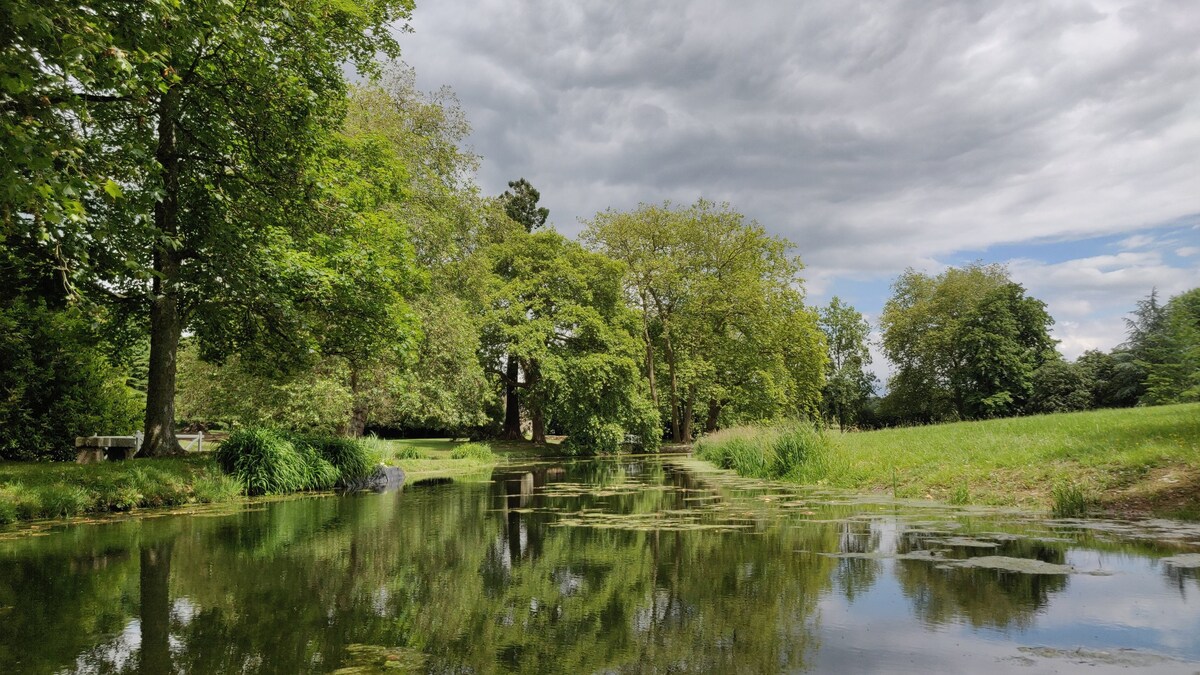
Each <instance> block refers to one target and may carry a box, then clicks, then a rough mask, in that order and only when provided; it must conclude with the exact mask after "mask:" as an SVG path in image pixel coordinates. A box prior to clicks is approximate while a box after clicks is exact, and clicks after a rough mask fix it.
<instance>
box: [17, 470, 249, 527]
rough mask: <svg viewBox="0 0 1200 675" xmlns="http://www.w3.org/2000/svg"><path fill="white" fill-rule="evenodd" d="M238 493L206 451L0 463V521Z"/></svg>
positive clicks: (223, 497)
mask: <svg viewBox="0 0 1200 675" xmlns="http://www.w3.org/2000/svg"><path fill="white" fill-rule="evenodd" d="M240 496H241V485H240V484H239V483H238V482H237V481H236V480H233V479H232V478H230V477H229V476H226V475H225V474H224V473H222V472H221V469H220V468H219V467H217V465H216V462H214V461H213V460H212V458H211V457H210V456H209V455H208V454H207V453H206V454H205V455H198V456H189V457H180V458H172V459H136V460H127V461H114V462H103V463H99V464H71V463H46V462H0V524H3V523H8V522H12V521H15V520H30V519H35V518H56V517H61V516H74V515H79V514H82V513H94V512H106V511H128V510H130V509H134V508H142V507H154V506H177V505H179V504H189V503H210V502H221V501H229V500H230V499H235V498H238V497H240Z"/></svg>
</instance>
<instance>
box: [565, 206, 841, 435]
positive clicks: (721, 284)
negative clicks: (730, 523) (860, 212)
mask: <svg viewBox="0 0 1200 675" xmlns="http://www.w3.org/2000/svg"><path fill="white" fill-rule="evenodd" d="M584 236H585V238H586V239H587V240H588V241H589V242H590V243H591V244H592V245H593V246H594V247H596V248H597V249H599V250H601V251H602V252H604V253H606V254H608V255H610V256H612V257H614V258H616V259H617V260H620V261H622V262H624V263H625V264H626V267H627V274H626V277H625V288H626V296H627V298H628V300H629V302H630V303H631V304H632V305H633V306H635V307H636V308H638V309H639V310H640V315H641V331H640V333H641V338H642V350H643V354H644V356H643V358H642V372H643V374H644V376H645V377H646V380H647V385H648V387H649V390H650V393H651V397H652V398H653V399H654V401H655V403H656V404H659V405H660V409H663V410H665V411H666V414H667V416H668V417H669V419H670V422H671V436H672V438H673V439H674V440H675V441H676V442H686V441H690V440H691V438H692V436H693V429H694V425H695V423H696V421H697V419H701V420H702V422H703V424H704V426H705V429H706V430H710V431H711V430H713V429H715V428H717V426H718V425H720V424H721V423H722V421H724V422H726V423H735V422H748V421H758V420H764V419H771V418H776V417H781V416H796V415H811V414H815V413H816V411H817V404H818V402H819V399H820V388H821V381H822V377H823V375H822V371H823V368H824V358H825V356H824V345H823V342H822V338H821V335H820V332H819V330H818V329H817V326H816V316H815V314H814V313H813V312H811V311H810V310H808V309H806V308H805V307H804V305H803V294H802V291H801V286H800V278H799V274H798V273H799V270H800V268H801V266H800V263H799V261H798V260H796V259H795V258H794V257H792V256H790V255H789V254H788V250H789V249H790V247H791V244H790V243H788V242H787V241H785V240H783V239H779V238H777V237H772V236H770V235H768V234H767V233H766V231H765V230H764V229H763V228H762V227H761V226H760V225H758V224H757V223H754V222H747V221H746V220H745V218H744V216H742V215H741V214H740V213H737V212H736V211H734V210H733V209H732V208H731V207H730V206H729V205H728V204H715V203H712V202H707V201H704V200H701V201H699V202H697V203H696V204H694V205H693V206H691V207H687V208H677V207H674V206H672V205H670V204H664V205H661V206H660V205H642V206H640V207H639V208H638V209H636V210H635V211H632V212H617V211H606V212H603V213H600V214H598V215H597V216H596V217H595V218H594V219H593V220H592V221H591V223H589V225H588V228H587V230H586V232H585V235H584ZM660 369H662V370H664V371H665V372H660Z"/></svg>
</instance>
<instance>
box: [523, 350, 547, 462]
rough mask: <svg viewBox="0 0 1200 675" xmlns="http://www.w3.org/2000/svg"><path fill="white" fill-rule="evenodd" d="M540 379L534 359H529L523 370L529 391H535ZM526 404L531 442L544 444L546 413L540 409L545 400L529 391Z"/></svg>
mask: <svg viewBox="0 0 1200 675" xmlns="http://www.w3.org/2000/svg"><path fill="white" fill-rule="evenodd" d="M541 379H542V376H541V373H539V372H538V366H537V362H536V361H531V362H530V363H529V367H528V368H527V369H526V371H525V382H526V384H528V385H529V388H530V390H531V392H534V391H536V390H535V388H536V387H537V386H538V383H539V382H540V380H541ZM525 401H526V405H527V406H528V408H529V421H530V424H531V425H532V426H533V434H532V436H533V442H534V443H535V444H537V445H545V444H546V414H545V411H544V410H543V409H542V406H543V404H544V403H545V401H543V400H542V397H541V396H540V395H539V394H537V393H531V395H530V396H527V397H526V399H525Z"/></svg>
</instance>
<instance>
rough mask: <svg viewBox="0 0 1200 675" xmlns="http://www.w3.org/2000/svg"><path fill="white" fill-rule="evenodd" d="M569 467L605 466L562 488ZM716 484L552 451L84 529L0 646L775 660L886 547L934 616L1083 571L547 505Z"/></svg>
mask: <svg viewBox="0 0 1200 675" xmlns="http://www.w3.org/2000/svg"><path fill="white" fill-rule="evenodd" d="M567 480H569V481H572V482H587V483H592V484H595V485H599V486H603V488H604V489H603V490H598V491H586V490H581V492H582V493H581V494H571V495H568V496H561V497H556V498H550V497H548V496H547V495H546V490H545V489H544V488H545V487H546V486H547V485H550V484H552V483H555V482H560V481H567ZM643 482H649V483H652V484H657V483H662V484H665V485H668V486H671V487H672V488H676V489H667V490H663V489H637V488H638V486H639V485H641V484H642V483H643ZM705 489H706V486H705V484H704V483H703V482H702V481H701V480H699V479H698V478H697V477H696V476H695V475H693V474H691V473H688V472H686V471H683V470H679V469H673V468H670V467H667V468H664V467H663V465H661V464H658V463H650V464H636V463H618V462H607V463H581V464H578V465H568V466H566V467H559V466H553V465H534V466H531V467H528V468H516V469H506V470H505V472H503V473H498V475H497V476H496V480H495V481H493V482H491V483H481V484H472V485H430V486H425V487H422V488H420V489H411V488H410V489H406V490H405V491H404V492H401V493H398V494H391V495H384V496H368V497H361V498H347V499H329V498H317V499H298V500H291V501H286V502H281V503H276V504H272V505H271V506H270V507H267V508H262V509H258V510H247V511H242V512H239V513H236V514H234V515H226V516H222V517H212V518H206V517H192V518H157V519H148V520H141V521H131V522H128V523H124V524H116V525H107V526H104V527H78V528H71V529H70V530H68V531H66V532H62V533H58V534H56V535H55V536H54V537H47V538H44V541H43V542H42V543H38V542H36V541H32V540H31V541H30V542H28V543H25V544H22V546H23V548H20V549H19V550H18V549H14V548H13V547H11V546H10V547H9V548H8V549H3V548H0V607H11V608H13V609H10V610H7V611H6V612H5V614H3V615H0V619H2V620H3V621H4V630H3V631H2V632H0V662H2V663H18V664H20V665H21V668H22V669H23V670H29V671H35V672H52V671H55V670H60V669H63V668H66V669H73V668H75V666H76V665H77V661H76V660H77V659H78V663H79V664H83V665H86V666H87V667H88V668H90V669H93V670H96V671H99V672H125V671H131V670H134V669H138V668H139V667H140V668H141V669H142V670H143V671H144V672H164V671H166V670H169V669H174V670H176V671H185V672H234V671H238V672H240V671H246V670H269V671H273V672H296V673H301V672H325V671H330V670H335V669H337V668H339V667H342V666H346V665H351V664H353V663H355V661H354V659H355V658H357V657H355V656H354V655H356V654H357V655H359V656H361V655H362V654H364V653H366V654H368V656H369V657H370V659H376V660H379V659H386V658H399V657H400V656H403V657H404V658H410V657H411V658H419V659H420V661H419V663H420V669H421V670H430V671H438V672H442V671H466V670H471V671H494V670H497V669H508V670H518V671H523V672H541V671H551V670H552V671H568V670H572V671H589V672H590V671H598V670H602V671H618V672H619V671H628V672H635V671H646V670H656V671H680V670H686V671H738V672H778V671H780V670H798V669H802V668H803V667H804V664H805V662H806V661H807V660H809V657H810V656H811V652H812V650H813V649H814V648H815V647H816V646H817V645H816V637H815V636H816V634H817V631H816V621H817V620H818V613H817V611H816V610H817V606H818V601H819V599H820V598H821V597H822V596H823V595H826V594H829V593H831V592H837V593H840V594H842V595H844V596H845V597H846V598H848V599H851V600H853V599H855V598H857V597H861V596H863V595H865V594H866V593H867V592H868V591H870V590H871V589H872V587H874V586H875V585H876V584H877V583H878V580H879V578H880V575H881V574H883V573H884V570H886V569H889V568H890V567H894V568H895V575H896V579H897V581H898V582H899V584H900V587H901V588H902V590H903V591H904V593H905V594H906V595H907V596H908V597H909V598H910V599H911V601H912V603H913V606H914V608H915V611H916V613H917V614H918V616H920V617H921V618H922V619H923V620H924V621H926V622H929V623H933V624H939V623H944V622H949V621H955V620H959V619H965V620H966V621H968V622H969V623H970V624H971V625H974V626H1011V625H1015V626H1026V625H1028V624H1029V622H1030V621H1032V617H1033V616H1034V614H1035V613H1036V612H1037V611H1038V610H1039V609H1040V608H1041V607H1043V606H1045V604H1046V603H1047V602H1048V600H1049V597H1050V595H1051V594H1052V593H1055V592H1057V591H1060V590H1062V589H1063V588H1064V587H1065V584H1066V580H1065V577H1061V576H1045V575H1020V574H1009V573H1002V572H996V571H991V570H979V569H956V570H948V569H938V568H937V567H936V565H935V564H934V563H930V562H922V561H905V560H900V561H896V562H895V563H894V564H893V563H888V564H886V565H885V564H884V563H881V562H880V561H879V560H876V559H872V558H870V557H860V558H842V559H838V558H832V557H826V556H821V555H815V554H811V553H809V554H805V553H799V552H802V551H819V552H841V553H855V554H862V555H863V556H869V555H870V554H873V553H875V552H878V551H880V550H881V549H884V548H887V549H888V550H889V551H890V550H891V549H893V548H894V549H895V550H896V551H897V552H899V553H907V552H910V551H913V550H919V549H922V548H928V547H929V542H928V541H927V538H928V536H929V535H928V534H921V533H915V532H913V533H905V532H903V531H900V532H895V531H885V530H884V529H882V528H881V527H880V526H879V524H878V523H877V522H874V521H871V520H851V519H842V520H840V521H839V520H837V519H836V518H829V519H828V520H829V521H830V522H821V523H805V524H803V526H797V522H794V521H787V520H780V519H779V518H773V517H768V516H766V515H763V516H758V515H755V516H750V517H748V521H749V522H752V523H754V524H755V526H756V527H755V528H754V529H753V530H752V531H749V532H745V533H722V534H713V533H711V532H705V531H667V530H661V529H659V530H656V529H648V528H647V529H637V528H636V527H633V526H630V527H625V528H613V529H600V528H587V527H561V526H557V524H558V520H559V519H558V517H557V516H555V515H553V514H548V513H545V512H544V509H545V508H546V507H549V506H553V507H555V508H556V509H560V510H563V511H567V512H570V511H577V510H580V509H604V510H605V511H606V512H610V513H611V512H616V513H625V514H648V513H656V512H662V511H666V510H682V509H688V508H691V507H693V506H695V505H696V504H697V503H701V502H695V501H687V499H686V498H687V496H688V495H696V494H701V493H702V491H703V490H705ZM845 508H846V509H847V513H846V514H844V515H849V514H850V513H851V512H852V509H853V507H845ZM823 515H828V514H823ZM722 517H725V516H721V515H717V514H714V515H712V516H704V517H701V518H699V519H698V520H699V522H701V523H704V522H708V521H707V520H706V519H707V518H713V519H718V518H722ZM893 530H894V527H893ZM982 552H984V553H987V554H999V555H1012V556H1019V557H1034V558H1038V559H1042V560H1046V561H1048V562H1058V563H1061V562H1063V558H1062V556H1063V554H1062V549H1061V547H1059V548H1056V547H1054V546H1050V545H1041V544H1038V543H1037V542H1031V541H1028V540H1023V541H1014V542H1008V543H1005V544H1003V548H1001V549H999V550H986V551H982ZM959 553H960V554H962V555H968V554H971V553H972V552H971V551H960V552H959ZM975 553H979V551H976V552H975ZM131 631H132V634H133V635H134V636H136V639H131V637H130V635H131ZM97 645H99V646H97ZM171 645H175V647H174V648H172V647H171ZM360 645H372V646H377V648H375V651H371V650H367V651H365V652H364V650H363V649H362V648H360V647H359V646H360ZM414 655H418V656H414ZM168 662H169V666H168Z"/></svg>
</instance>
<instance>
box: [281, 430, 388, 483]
mask: <svg viewBox="0 0 1200 675" xmlns="http://www.w3.org/2000/svg"><path fill="white" fill-rule="evenodd" d="M293 443H295V444H296V445H300V444H304V445H307V446H309V447H311V448H313V449H314V450H315V451H316V452H317V454H318V455H320V457H321V458H322V459H324V460H325V461H326V462H328V463H329V464H331V465H333V468H334V469H336V470H337V472H338V477H339V478H340V479H341V480H343V481H351V480H357V479H360V478H365V477H367V476H369V475H371V473H372V472H374V471H375V465H376V464H378V463H379V461H378V459H377V458H376V457H374V453H373V452H372V451H371V450H370V449H369V448H368V447H367V445H366V444H365V443H363V442H362V441H359V440H355V439H352V438H343V437H340V436H306V437H302V438H300V439H296V440H293ZM336 480H337V479H335V482H336Z"/></svg>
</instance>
